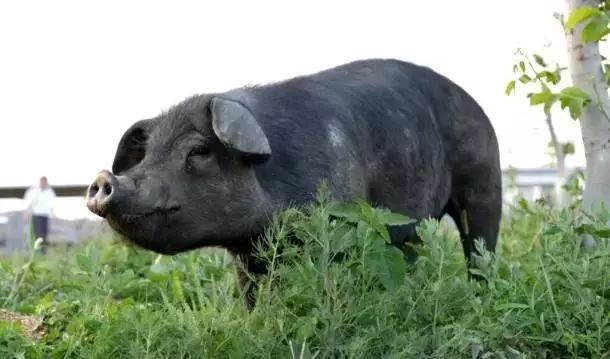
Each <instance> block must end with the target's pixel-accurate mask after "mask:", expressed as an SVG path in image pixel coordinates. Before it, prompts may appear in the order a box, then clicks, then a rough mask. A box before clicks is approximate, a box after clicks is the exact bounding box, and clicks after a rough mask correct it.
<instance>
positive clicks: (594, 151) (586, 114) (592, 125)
mask: <svg viewBox="0 0 610 359" xmlns="http://www.w3.org/2000/svg"><path fill="white" fill-rule="evenodd" d="M566 3H567V5H568V9H569V11H570V12H572V11H573V10H574V9H576V8H579V7H581V6H591V7H597V6H598V3H599V1H597V0H566ZM586 23H587V22H586V21H585V22H584V23H581V24H578V25H577V26H576V27H575V28H574V29H572V30H571V31H566V40H567V45H568V57H569V69H570V74H571V76H572V83H573V84H574V86H576V87H579V88H580V89H582V90H583V91H584V92H586V93H587V94H588V95H589V96H590V97H591V99H592V100H593V101H592V103H591V104H590V105H589V106H587V107H586V108H585V109H584V110H583V113H582V115H581V117H580V128H581V132H582V139H583V143H584V147H585V157H586V160H587V169H586V180H585V191H584V194H583V205H584V209H586V210H587V209H591V207H592V206H594V205H597V204H599V203H600V202H604V203H605V204H606V206H610V120H609V119H608V116H610V100H609V98H608V87H607V86H606V83H605V81H604V73H603V70H602V65H601V56H600V53H599V44H598V43H597V42H590V43H587V44H583V42H582V40H581V33H582V29H583V27H584V25H585V24H586Z"/></svg>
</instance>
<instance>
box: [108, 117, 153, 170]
mask: <svg viewBox="0 0 610 359" xmlns="http://www.w3.org/2000/svg"><path fill="white" fill-rule="evenodd" d="M151 124H152V121H151V120H142V121H138V122H136V123H134V124H133V125H131V127H129V129H127V131H125V133H124V134H123V137H121V140H120V141H119V145H118V147H117V150H116V154H115V155H114V161H113V162H112V172H113V173H115V174H119V173H121V172H124V171H127V170H128V169H130V168H132V167H134V166H135V165H137V164H138V163H140V162H141V161H142V160H143V159H144V156H145V154H146V141H147V140H148V133H149V131H150V127H151Z"/></svg>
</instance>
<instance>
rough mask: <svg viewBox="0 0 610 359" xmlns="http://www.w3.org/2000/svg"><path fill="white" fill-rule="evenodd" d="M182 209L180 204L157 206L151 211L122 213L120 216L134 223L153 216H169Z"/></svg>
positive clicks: (125, 220)
mask: <svg viewBox="0 0 610 359" xmlns="http://www.w3.org/2000/svg"><path fill="white" fill-rule="evenodd" d="M178 211H180V206H172V207H169V208H155V209H153V210H152V211H149V212H143V213H121V214H120V215H119V217H120V218H121V219H122V220H123V221H124V222H127V223H133V222H136V221H138V220H142V219H151V218H153V217H168V216H171V215H173V214H175V213H177V212H178Z"/></svg>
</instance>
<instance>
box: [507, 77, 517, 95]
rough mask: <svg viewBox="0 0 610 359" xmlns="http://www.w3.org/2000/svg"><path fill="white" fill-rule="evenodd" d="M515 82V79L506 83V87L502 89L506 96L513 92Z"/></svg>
mask: <svg viewBox="0 0 610 359" xmlns="http://www.w3.org/2000/svg"><path fill="white" fill-rule="evenodd" d="M516 83H517V82H516V81H515V80H512V81H511V82H509V83H508V85H506V89H505V90H504V93H505V94H506V96H510V94H511V93H513V92H515V84H516Z"/></svg>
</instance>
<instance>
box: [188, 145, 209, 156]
mask: <svg viewBox="0 0 610 359" xmlns="http://www.w3.org/2000/svg"><path fill="white" fill-rule="evenodd" d="M209 154H210V148H209V147H207V146H197V147H195V148H193V149H192V150H191V152H189V157H193V156H207V155H209Z"/></svg>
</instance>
